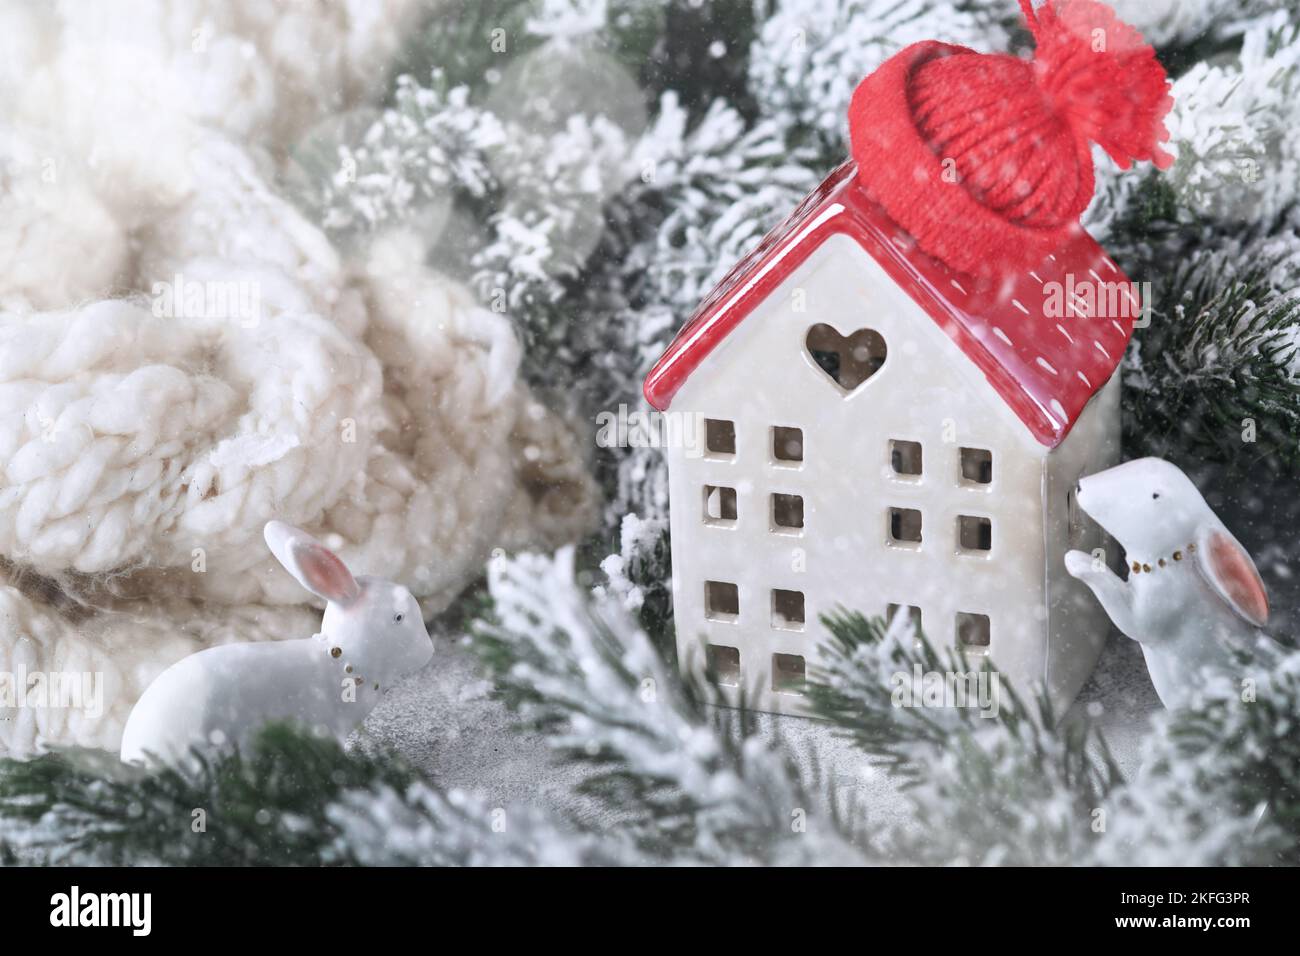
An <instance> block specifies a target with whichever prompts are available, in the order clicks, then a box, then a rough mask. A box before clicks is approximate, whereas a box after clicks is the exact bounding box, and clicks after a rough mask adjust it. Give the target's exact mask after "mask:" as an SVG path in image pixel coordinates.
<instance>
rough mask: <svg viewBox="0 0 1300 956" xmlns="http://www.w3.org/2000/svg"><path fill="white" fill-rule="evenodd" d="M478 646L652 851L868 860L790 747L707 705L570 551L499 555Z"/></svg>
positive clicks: (771, 859) (683, 858) (705, 856)
mask: <svg viewBox="0 0 1300 956" xmlns="http://www.w3.org/2000/svg"><path fill="white" fill-rule="evenodd" d="M489 588H490V590H491V593H492V596H493V598H494V609H495V620H494V622H493V623H491V624H489V625H487V626H485V627H484V629H483V631H482V632H481V633H480V635H479V636H478V642H479V646H480V650H481V653H482V654H483V656H484V659H485V660H487V661H488V662H489V663H490V665H491V666H492V667H493V670H494V672H495V673H496V676H497V680H498V683H499V685H500V687H501V688H502V690H503V692H504V693H505V695H506V697H507V699H508V700H509V701H510V702H511V703H512V704H513V705H514V706H515V707H517V708H518V711H519V714H520V717H521V718H522V719H523V720H524V721H526V722H527V723H528V724H530V725H535V726H538V727H541V728H543V729H545V730H546V732H547V735H548V738H549V742H550V745H551V746H552V747H553V748H555V749H556V750H557V751H559V752H560V753H562V754H564V755H565V756H567V757H569V758H571V759H577V760H582V761H585V762H588V763H590V764H591V765H592V766H593V767H594V768H595V774H594V776H593V777H592V778H590V780H589V781H588V782H587V783H586V784H584V789H585V790H587V791H589V792H590V793H592V794H593V795H594V796H596V797H598V798H599V799H600V800H602V801H603V803H604V804H605V805H606V806H607V807H608V809H609V810H610V811H611V812H613V813H614V814H616V815H617V817H618V818H619V820H620V822H619V824H618V825H619V827H620V829H624V830H626V831H627V832H628V833H630V834H632V837H633V839H634V841H635V842H636V844H637V845H638V846H639V847H640V848H642V849H643V850H645V851H647V852H655V851H659V852H666V851H669V850H671V853H672V857H673V858H674V859H676V860H678V861H680V862H689V861H694V862H701V863H727V864H735V863H823V864H825V863H831V862H862V861H863V860H864V857H863V855H862V853H861V851H860V850H858V849H857V848H856V847H855V846H854V843H853V841H852V838H851V836H850V835H849V833H847V832H846V831H844V830H843V829H842V828H841V826H840V824H839V822H838V821H837V819H836V815H835V813H834V808H833V807H830V806H826V805H824V804H823V800H824V798H823V797H820V796H816V795H814V794H813V793H811V792H810V791H809V789H808V788H807V787H806V786H805V781H803V780H802V779H801V778H800V776H799V774H798V771H797V770H796V768H795V765H794V762H793V761H792V760H791V759H790V757H789V755H788V754H785V753H783V752H782V751H781V750H780V749H779V748H778V747H776V746H775V745H773V744H772V743H770V742H767V741H765V740H763V739H762V738H760V737H758V736H756V735H754V734H752V733H751V732H750V727H749V725H748V723H749V721H748V719H747V718H746V716H745V715H744V714H743V713H739V714H738V713H735V712H731V711H726V710H718V709H711V708H706V707H705V706H704V705H703V704H704V697H705V696H706V687H697V686H695V685H693V684H691V683H689V682H688V683H683V682H682V680H681V679H680V678H679V677H678V676H677V675H676V673H675V672H674V671H673V670H672V669H670V667H669V666H668V665H667V664H666V662H665V661H664V659H663V657H662V656H661V655H660V654H659V653H658V651H656V649H655V647H654V646H653V644H652V643H651V641H650V639H649V638H648V637H647V636H646V635H645V633H644V632H643V631H642V630H641V629H640V628H639V627H638V626H637V625H635V624H634V623H633V622H632V620H631V618H630V617H628V615H627V614H626V613H625V612H624V611H623V609H622V608H621V607H620V606H618V605H617V604H616V603H615V602H613V601H610V600H607V599H602V598H599V597H596V598H593V597H591V596H590V595H588V594H586V593H584V591H583V589H581V588H580V587H579V586H578V585H577V584H576V582H575V580H574V570H573V552H572V550H571V549H564V550H561V551H560V552H559V554H558V555H556V556H555V557H554V558H549V557H544V556H538V555H523V556H520V557H517V558H505V557H501V558H498V559H495V560H494V562H493V564H492V565H491V567H490V569H489Z"/></svg>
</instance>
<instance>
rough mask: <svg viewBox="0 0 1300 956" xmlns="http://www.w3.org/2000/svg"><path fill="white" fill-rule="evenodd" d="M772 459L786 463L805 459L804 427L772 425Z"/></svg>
mask: <svg viewBox="0 0 1300 956" xmlns="http://www.w3.org/2000/svg"><path fill="white" fill-rule="evenodd" d="M772 460H773V461H776V462H777V463H784V464H797V463H799V462H801V461H803V429H802V428H790V427H787V426H785V425H774V426H772Z"/></svg>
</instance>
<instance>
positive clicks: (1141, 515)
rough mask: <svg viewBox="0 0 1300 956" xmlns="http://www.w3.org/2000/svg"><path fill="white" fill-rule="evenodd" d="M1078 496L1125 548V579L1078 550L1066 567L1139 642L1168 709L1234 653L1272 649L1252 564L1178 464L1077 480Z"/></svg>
mask: <svg viewBox="0 0 1300 956" xmlns="http://www.w3.org/2000/svg"><path fill="white" fill-rule="evenodd" d="M1075 495H1076V498H1077V501H1078V504H1079V507H1081V508H1082V509H1083V510H1084V511H1085V512H1087V513H1088V514H1089V515H1090V516H1091V517H1092V518H1093V519H1095V520H1096V521H1097V523H1098V524H1100V525H1101V526H1102V527H1103V528H1105V529H1106V531H1107V532H1109V533H1110V535H1111V536H1112V537H1114V538H1115V539H1116V540H1117V541H1118V542H1119V543H1120V544H1121V545H1123V547H1124V551H1125V560H1126V561H1127V562H1128V566H1129V577H1128V581H1123V580H1121V579H1120V578H1119V576H1118V575H1116V574H1115V573H1114V572H1112V571H1111V570H1110V569H1109V568H1107V567H1106V565H1105V563H1104V562H1103V561H1100V560H1098V559H1095V558H1094V557H1093V556H1092V555H1090V554H1085V553H1084V552H1082V551H1070V552H1069V553H1067V554H1066V555H1065V567H1066V570H1068V571H1069V572H1070V574H1072V575H1074V577H1076V578H1078V579H1079V580H1080V581H1082V582H1083V583H1084V584H1086V585H1088V587H1090V588H1091V589H1092V592H1093V594H1095V595H1096V596H1097V600H1099V601H1100V602H1101V605H1102V607H1103V608H1105V609H1106V613H1107V614H1108V615H1110V619H1111V620H1112V621H1113V622H1114V623H1115V626H1116V627H1118V628H1119V629H1120V630H1121V631H1123V632H1124V634H1126V635H1128V636H1129V637H1131V638H1133V640H1135V641H1137V642H1138V643H1139V644H1141V645H1142V654H1143V656H1144V657H1145V658H1146V662H1147V670H1148V671H1149V672H1150V673H1151V682H1152V683H1153V684H1154V685H1155V688H1156V693H1157V694H1159V695H1160V700H1161V702H1162V703H1163V704H1164V705H1165V706H1166V707H1170V708H1172V707H1177V706H1179V705H1180V704H1182V703H1183V702H1185V701H1186V700H1187V697H1188V695H1189V694H1190V693H1191V692H1192V691H1193V690H1194V689H1195V688H1196V686H1197V685H1198V684H1199V683H1200V682H1201V681H1202V680H1203V679H1204V677H1205V676H1206V674H1207V669H1209V670H1218V671H1224V670H1226V671H1228V672H1230V673H1235V672H1236V671H1237V670H1239V668H1238V667H1236V666H1235V664H1234V662H1233V660H1232V654H1231V651H1232V650H1233V649H1240V650H1245V649H1249V648H1254V649H1255V650H1256V651H1259V650H1261V649H1263V650H1266V651H1267V650H1275V649H1276V647H1277V645H1275V644H1273V642H1272V641H1271V640H1270V639H1269V638H1267V637H1266V636H1265V635H1263V634H1262V633H1261V632H1260V631H1259V630H1258V629H1259V628H1261V627H1263V626H1264V625H1265V624H1267V623H1268V595H1267V594H1266V593H1265V591H1264V582H1263V581H1262V580H1260V576H1259V572H1258V571H1257V570H1256V569H1255V563H1254V562H1253V561H1252V560H1251V559H1250V555H1249V554H1247V553H1246V549H1245V548H1243V547H1242V546H1241V545H1240V544H1239V543H1238V541H1237V539H1236V538H1234V537H1233V536H1232V534H1231V533H1230V532H1229V531H1228V529H1227V528H1226V527H1224V524H1223V522H1222V521H1220V520H1219V518H1218V517H1217V516H1216V515H1215V513H1214V512H1213V511H1212V510H1210V506H1209V505H1208V504H1206V503H1205V499H1204V498H1203V497H1201V493H1200V492H1199V491H1198V490H1197V489H1196V486H1195V485H1193V484H1192V482H1191V479H1189V478H1188V477H1187V476H1186V475H1185V474H1183V472H1182V471H1181V470H1179V468H1178V467H1177V466H1175V465H1171V464H1169V463H1168V462H1166V461H1161V460H1160V459H1159V458H1139V459H1137V460H1136V461H1129V462H1125V463H1124V464H1122V465H1117V466H1116V467H1114V468H1110V469H1108V470H1106V471H1103V472H1099V473H1098V474H1095V475H1091V476H1089V477H1087V478H1083V479H1081V480H1080V481H1079V484H1078V487H1077V488H1076V489H1075Z"/></svg>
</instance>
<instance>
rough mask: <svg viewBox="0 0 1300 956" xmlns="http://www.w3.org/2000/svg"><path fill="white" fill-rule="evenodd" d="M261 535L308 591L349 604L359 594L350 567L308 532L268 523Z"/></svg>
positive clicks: (286, 568) (280, 523)
mask: <svg viewBox="0 0 1300 956" xmlns="http://www.w3.org/2000/svg"><path fill="white" fill-rule="evenodd" d="M262 534H263V536H264V537H265V538H266V544H267V546H268V547H269V548H270V549H271V553H272V554H274V555H275V557H276V560H278V561H279V562H280V563H281V564H283V565H284V567H285V570H287V571H288V572H289V573H290V574H292V575H293V576H294V577H295V578H297V579H298V583H299V584H301V585H302V586H303V587H305V588H306V589H307V590H308V591H311V592H312V593H313V594H315V595H317V596H319V597H323V598H324V599H325V600H327V601H333V602H334V603H335V604H347V603H349V602H351V601H353V600H355V599H356V597H357V595H358V594H359V593H360V590H361V589H360V588H358V587H357V582H356V579H354V578H353V577H352V572H351V571H349V570H348V566H347V565H346V564H344V563H343V561H342V560H341V559H340V558H339V556H338V555H337V554H335V553H334V552H333V551H331V550H330V549H329V548H327V547H325V545H323V544H321V543H320V542H319V541H317V540H316V539H315V538H313V537H312V536H311V535H309V534H307V532H305V531H300V530H298V529H297V528H295V527H293V525H288V524H285V523H284V522H283V521H268V522H267V523H266V528H265V529H263V532H262Z"/></svg>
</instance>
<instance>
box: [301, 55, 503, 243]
mask: <svg viewBox="0 0 1300 956" xmlns="http://www.w3.org/2000/svg"><path fill="white" fill-rule="evenodd" d="M469 98H470V90H469V88H468V87H466V86H456V87H452V88H449V89H448V88H446V84H445V82H444V81H443V79H442V77H441V76H440V75H438V74H435V75H434V77H433V82H432V84H431V85H429V86H421V85H420V84H418V83H417V82H416V81H415V80H414V79H413V78H412V77H410V76H403V77H399V78H398V80H397V88H396V90H395V91H394V94H393V105H392V106H391V107H389V108H388V109H386V110H384V112H383V114H382V115H381V116H380V117H379V118H378V119H376V120H375V121H374V122H373V123H372V124H371V125H370V126H369V127H368V128H367V129H366V130H365V131H364V133H363V134H362V135H361V139H360V141H359V142H358V143H357V144H356V145H355V146H353V145H349V144H342V145H340V146H339V147H338V164H337V166H336V168H335V169H334V170H333V171H332V175H330V176H329V177H328V178H326V179H325V180H324V181H323V183H322V186H321V194H320V196H319V199H318V203H319V207H320V210H321V217H322V223H323V225H324V226H325V227H326V228H328V229H333V230H345V229H351V228H358V227H359V228H364V229H374V228H376V227H377V226H379V225H381V224H384V223H388V222H396V221H401V220H403V219H405V218H407V217H409V216H411V215H412V214H414V213H415V212H416V211H417V210H418V209H419V208H421V206H422V205H424V204H428V203H432V202H436V201H438V200H441V201H443V202H446V203H450V202H451V201H452V199H453V198H454V196H453V192H452V191H453V190H455V189H463V190H465V191H466V192H467V193H469V194H470V195H472V196H482V195H484V194H485V193H486V192H487V191H488V189H489V188H491V187H492V186H493V183H494V179H493V175H492V170H491V167H490V165H489V163H488V150H490V149H492V148H494V147H499V146H501V145H502V144H503V142H504V141H505V130H504V129H503V128H502V126H501V123H500V122H499V121H498V120H497V119H496V117H495V116H493V115H492V114H491V113H489V112H488V111H486V110H484V109H481V108H479V107H477V106H474V105H472V104H471V103H470V99H469Z"/></svg>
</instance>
